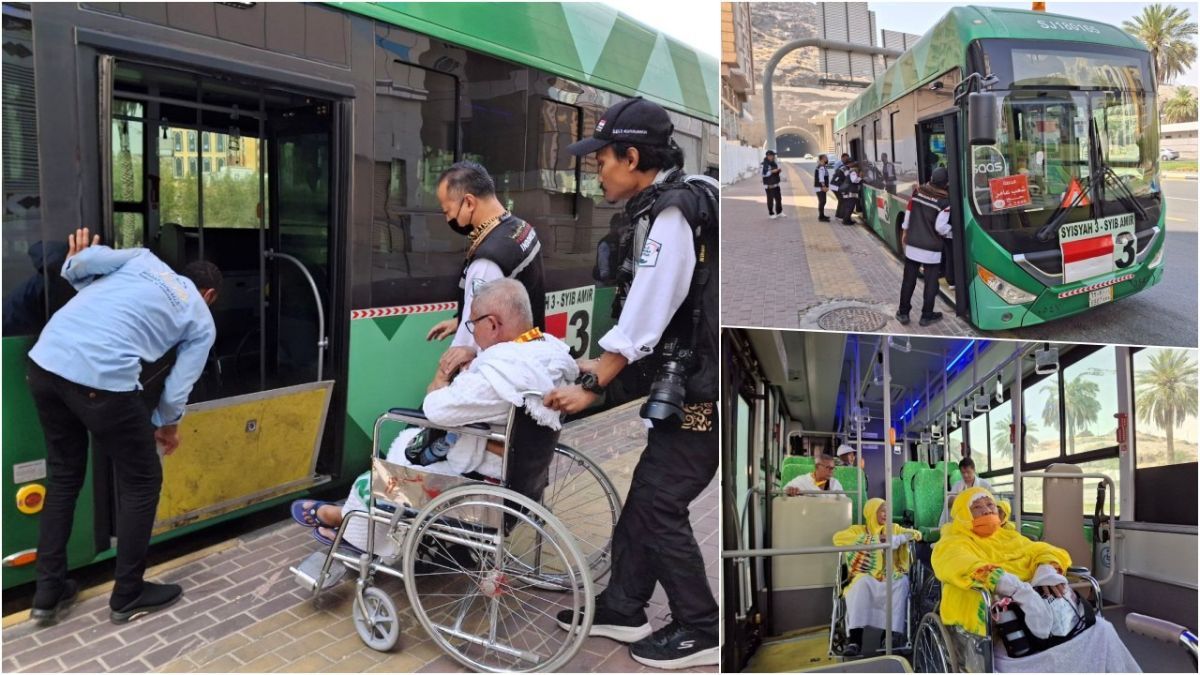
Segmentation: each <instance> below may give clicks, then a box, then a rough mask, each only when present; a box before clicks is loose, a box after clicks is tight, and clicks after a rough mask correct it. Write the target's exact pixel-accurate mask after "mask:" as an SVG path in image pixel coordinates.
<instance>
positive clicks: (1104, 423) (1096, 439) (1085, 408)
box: [1053, 347, 1117, 455]
mask: <svg viewBox="0 0 1200 675" xmlns="http://www.w3.org/2000/svg"><path fill="white" fill-rule="evenodd" d="M1115 351H1116V350H1115V348H1114V347H1105V348H1103V349H1100V350H1098V351H1096V352H1093V353H1091V354H1089V355H1087V356H1085V357H1084V358H1082V359H1080V360H1079V361H1078V362H1076V363H1074V364H1072V365H1070V366H1067V367H1066V368H1065V369H1064V370H1063V391H1064V399H1063V400H1064V403H1065V405H1064V406H1063V417H1064V418H1065V420H1064V421H1065V423H1066V432H1067V434H1066V443H1067V448H1066V449H1067V454H1068V455H1077V454H1082V453H1085V452H1090V451H1092V450H1103V449H1106V448H1115V447H1116V445H1117V430H1116V427H1117V421H1116V419H1115V415H1116V413H1117V372H1116V354H1115ZM1053 404H1054V405H1055V406H1057V405H1058V402H1057V400H1056V399H1055V400H1054V401H1053Z"/></svg>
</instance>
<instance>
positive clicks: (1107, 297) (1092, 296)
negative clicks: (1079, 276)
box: [1088, 286, 1113, 307]
mask: <svg viewBox="0 0 1200 675" xmlns="http://www.w3.org/2000/svg"><path fill="white" fill-rule="evenodd" d="M1112 299H1113V287H1112V286H1108V287H1106V288H1097V289H1096V290H1094V291H1092V292H1090V293H1088V307H1095V306H1096V305H1103V304H1104V303H1106V302H1112Z"/></svg>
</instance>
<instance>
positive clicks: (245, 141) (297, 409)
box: [96, 56, 343, 548]
mask: <svg viewBox="0 0 1200 675" xmlns="http://www.w3.org/2000/svg"><path fill="white" fill-rule="evenodd" d="M99 68H100V70H99V85H100V86H99V89H100V101H99V110H100V115H101V119H100V125H99V129H100V138H99V141H100V149H101V153H102V156H101V157H102V167H103V168H104V171H103V176H102V185H101V189H102V193H101V194H102V195H105V202H106V203H105V208H104V216H105V226H104V239H105V241H106V242H111V243H112V244H113V245H114V246H117V247H128V246H144V247H146V248H148V249H150V250H151V251H153V252H154V253H155V255H157V256H159V257H160V258H161V259H162V260H164V261H165V262H167V263H168V264H169V265H171V266H172V267H173V268H174V269H176V270H181V269H182V268H183V267H184V266H185V265H186V264H187V263H189V262H192V261H194V260H201V259H203V260H209V261H212V262H214V263H215V264H217V266H218V267H220V268H221V271H222V273H223V276H224V283H223V288H222V289H221V293H220V296H219V298H218V300H217V302H216V303H215V304H214V305H213V307H212V312H213V319H214V321H215V323H216V326H217V342H216V345H215V346H214V348H213V351H212V353H211V354H210V357H209V363H208V366H207V367H206V369H205V372H204V374H203V375H202V377H201V379H200V381H199V382H197V384H196V387H195V389H194V390H193V392H192V396H191V401H192V404H191V405H189V406H188V412H187V415H186V416H185V417H184V419H183V421H182V423H181V424H180V435H181V438H182V444H181V445H180V447H179V449H178V450H177V451H176V452H175V453H174V454H172V455H171V456H170V457H167V458H164V472H163V474H164V477H163V488H162V497H161V499H160V501H159V507H158V514H157V518H156V521H155V525H154V532H155V534H156V535H159V534H163V533H165V532H169V531H172V530H177V529H179V528H181V527H184V526H187V525H190V524H192V523H195V522H198V521H202V520H207V519H211V518H215V517H218V516H221V515H224V514H229V513H232V512H235V511H238V510H241V509H243V508H245V507H248V506H251V505H254V504H260V503H263V502H267V501H271V500H275V499H279V498H281V497H284V496H286V495H288V494H291V493H295V492H298V491H300V490H304V489H307V488H311V487H313V486H315V485H319V484H321V483H324V482H327V481H328V480H329V476H328V475H326V473H327V472H329V471H330V468H329V467H331V466H332V465H333V464H334V461H333V460H334V458H332V457H330V455H332V454H333V452H332V449H333V446H334V445H335V444H334V443H333V442H332V439H324V436H325V434H324V430H325V427H326V418H327V415H328V412H329V405H330V399H331V394H332V389H333V384H334V373H333V372H332V368H331V367H330V365H331V364H332V363H334V360H333V359H331V358H330V356H331V349H332V348H334V347H337V346H336V345H330V342H329V336H330V335H331V334H332V333H333V330H332V328H333V326H334V325H335V324H334V321H335V320H336V318H337V317H339V316H341V315H342V314H343V309H342V308H341V307H340V306H339V303H338V302H337V298H336V294H335V293H334V292H333V290H334V288H333V283H334V281H333V280H334V276H335V275H334V271H335V270H336V269H337V268H336V261H337V255H336V252H337V248H338V246H337V242H336V240H335V237H334V233H335V231H336V228H335V227H334V218H335V215H334V214H335V213H336V209H335V204H336V203H337V201H336V191H337V187H336V186H337V185H338V184H339V183H338V181H337V180H336V177H335V176H336V174H335V167H336V163H337V160H336V158H335V149H336V148H337V147H338V146H337V144H336V143H335V140H336V139H335V134H336V133H337V124H336V121H335V118H336V116H337V111H338V110H339V108H338V107H337V105H338V104H337V102H336V101H332V100H325V99H320V98H314V97H311V96H306V95H301V94H295V93H290V92H287V91H284V90H282V89H278V90H277V89H273V88H271V87H269V86H262V85H258V84H255V83H248V82H239V81H237V79H235V78H231V77H225V76H218V75H209V74H204V73H199V72H192V71H183V70H174V69H170V68H165V67H161V66H159V65H156V64H149V63H144V62H140V61H137V60H134V59H129V60H126V59H124V58H114V57H112V56H100V59H99ZM170 359H171V356H170V355H169V356H168V357H167V358H166V359H164V362H161V363H157V364H150V365H149V366H147V367H146V368H145V369H144V371H143V384H144V386H145V389H146V395H147V396H148V397H152V398H156V397H157V396H158V394H159V392H160V391H161V388H162V386H163V380H164V379H165V376H166V374H167V373H168V372H169V371H170V366H171V363H170ZM323 439H324V440H323ZM322 448H324V449H325V452H322ZM109 476H110V474H109V473H108V472H101V471H97V472H96V481H97V493H98V494H100V495H102V497H101V499H98V500H97V506H98V509H97V511H98V513H97V523H98V526H97V534H100V530H101V529H103V523H104V522H106V521H107V520H109V519H110V518H111V516H109V515H108V514H106V513H104V511H105V510H109V511H110V513H111V512H113V511H111V509H112V508H113V507H112V506H111V505H113V504H115V503H116V501H115V500H116V495H115V494H114V492H115V490H116V486H115V485H114V484H112V481H111V479H110V478H109ZM97 541H104V539H102V538H100V537H97ZM98 548H102V547H101V546H98Z"/></svg>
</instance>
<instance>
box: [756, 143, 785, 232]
mask: <svg viewBox="0 0 1200 675" xmlns="http://www.w3.org/2000/svg"><path fill="white" fill-rule="evenodd" d="M761 173H762V181H763V186H765V187H766V188H767V217H768V218H770V219H771V220H774V219H776V218H780V217H782V216H783V193H782V191H781V190H780V189H779V173H780V172H779V164H778V163H777V162H776V161H775V151H774V150H768V151H767V156H766V158H765V159H763V161H762V171H761Z"/></svg>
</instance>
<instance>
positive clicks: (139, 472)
mask: <svg viewBox="0 0 1200 675" xmlns="http://www.w3.org/2000/svg"><path fill="white" fill-rule="evenodd" d="M89 234H90V233H89V232H88V230H87V228H81V229H79V230H76V232H75V234H73V235H71V236H70V237H69V238H68V247H67V258H66V262H65V263H63V267H62V278H63V279H65V280H66V281H67V282H69V283H70V284H71V285H72V286H74V287H75V289H76V290H77V291H78V293H77V294H76V295H75V297H73V298H71V300H70V301H69V302H68V303H67V304H66V305H64V306H63V307H62V308H61V309H59V310H58V311H57V312H55V313H54V316H52V317H50V321H49V322H47V323H46V327H45V329H43V330H42V334H41V336H40V337H39V338H38V341H37V344H35V345H34V346H33V349H31V350H29V365H28V380H29V388H30V392H31V393H32V394H33V401H34V404H35V405H36V406H37V412H38V419H39V420H40V421H41V424H42V432H43V433H44V435H45V437H46V465H47V469H48V472H49V485H48V488H47V490H46V502H45V507H44V508H43V510H42V515H41V522H40V525H39V529H38V548H37V589H36V591H35V592H34V595H33V609H32V610H31V612H30V616H31V617H32V618H33V619H34V621H36V622H37V623H38V625H41V626H49V625H52V624H54V623H56V622H57V621H58V619H59V617H60V616H61V615H62V614H63V613H64V612H65V610H66V609H67V608H68V607H69V606H70V605H71V603H72V602H74V600H75V597H76V595H77V593H78V588H79V587H78V585H77V584H76V582H75V581H74V580H72V579H68V578H67V540H68V539H70V537H71V523H72V522H74V520H75V502H76V500H77V499H78V498H79V491H80V490H81V489H82V488H83V482H84V477H85V476H86V474H87V465H88V436H89V435H90V436H91V441H92V444H93V445H94V446H95V447H96V449H97V450H98V451H100V452H102V453H104V454H106V455H107V456H109V457H110V458H111V459H112V464H113V470H114V472H115V475H116V486H117V490H118V494H119V495H120V500H119V503H118V504H117V514H116V530H117V561H116V571H115V572H114V577H115V582H116V583H115V584H114V586H113V590H112V595H111V596H110V597H109V601H108V605H109V609H110V610H111V611H110V612H109V618H110V619H111V620H112V622H113V623H125V622H126V621H129V620H130V619H135V618H137V617H139V616H141V615H143V614H147V613H150V612H154V611H157V610H160V609H164V608H166V607H168V606H170V605H172V604H174V603H175V601H176V600H178V599H179V598H180V597H181V596H182V595H183V589H182V588H180V587H179V586H178V585H177V584H156V583H152V582H149V581H145V580H144V579H143V576H144V574H145V572H146V549H147V547H148V546H149V545H150V531H151V528H152V527H153V526H154V516H155V513H156V511H157V509H158V499H159V493H160V492H161V490H162V471H163V470H162V462H161V460H160V459H159V455H158V450H157V448H156V445H158V446H161V447H162V450H163V454H167V455H169V454H171V453H173V452H175V449H176V448H177V447H178V446H179V420H180V419H181V418H182V417H183V410H184V406H185V405H186V404H187V400H188V394H190V393H191V390H192V385H193V384H195V382H196V380H197V379H198V378H199V377H200V374H201V373H202V372H203V370H204V364H205V363H206V362H207V361H208V352H209V350H211V349H212V346H213V343H214V342H215V341H216V337H217V331H216V328H215V326H214V324H213V318H212V314H211V313H210V312H209V309H208V307H209V305H211V304H212V303H213V302H215V301H216V299H217V292H218V290H219V289H220V287H221V272H220V270H218V269H217V267H216V266H215V265H213V264H212V263H207V262H193V263H190V264H188V266H187V267H185V268H184V270H183V274H176V273H175V272H174V271H172V270H171V268H170V267H168V266H167V265H166V263H164V262H162V261H161V260H159V259H158V258H156V257H155V256H154V254H153V253H151V252H150V251H148V250H146V249H144V248H133V249H123V250H119V251H117V250H113V249H111V248H109V247H107V246H100V245H99V244H100V235H96V237H95V238H94V239H91V240H90V241H89ZM175 346H178V347H179V349H178V352H177V353H176V357H175V365H174V366H173V367H172V368H171V373H170V374H169V375H168V376H167V379H166V384H165V386H164V388H163V393H162V397H161V399H160V400H159V402H158V406H157V407H156V408H155V409H154V410H153V412H151V411H150V410H148V409H147V406H146V403H145V401H144V400H143V398H142V396H141V391H140V389H141V384H140V383H139V381H138V376H139V374H140V373H141V370H142V362H143V361H145V362H147V363H153V362H155V361H158V360H159V359H161V358H162V357H163V356H164V355H165V354H166V353H167V352H168V351H170V350H171V349H172V348H173V347H175Z"/></svg>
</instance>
